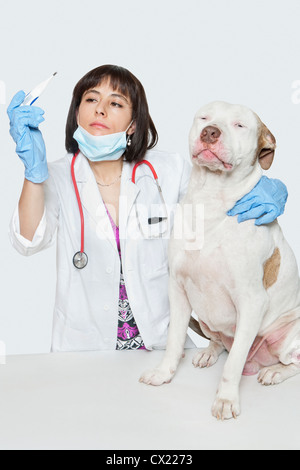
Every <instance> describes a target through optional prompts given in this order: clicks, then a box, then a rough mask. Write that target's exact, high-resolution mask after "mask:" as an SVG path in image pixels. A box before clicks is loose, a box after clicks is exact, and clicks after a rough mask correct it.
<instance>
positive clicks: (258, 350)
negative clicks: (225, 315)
mask: <svg viewBox="0 0 300 470" xmlns="http://www.w3.org/2000/svg"><path fill="white" fill-rule="evenodd" d="M294 323H295V321H292V322H289V323H288V324H286V325H283V326H282V327H280V328H278V329H276V330H275V331H273V332H271V333H268V334H266V335H265V336H257V337H256V338H255V340H254V342H253V344H252V346H251V348H250V351H249V354H248V357H247V360H246V363H245V367H244V370H243V375H247V376H249V375H256V374H257V373H258V372H259V370H260V369H261V368H262V367H269V366H272V365H274V364H278V363H279V355H280V351H281V347H282V345H283V343H284V340H285V339H286V337H287V335H288V333H289V331H290V330H291V328H293V326H294ZM201 326H202V327H203V331H204V333H205V335H206V336H207V337H208V338H211V339H212V341H219V342H220V341H221V342H222V343H223V345H224V347H225V348H226V350H227V351H228V352H230V350H231V348H232V345H233V341H234V338H233V337H229V336H226V335H224V334H223V333H219V332H218V333H217V332H215V331H211V330H210V329H209V328H208V326H207V325H206V324H205V323H203V322H201ZM294 356H297V359H296V357H294ZM296 360H299V361H300V350H297V351H295V352H294V353H293V360H292V362H296Z"/></svg>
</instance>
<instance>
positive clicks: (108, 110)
mask: <svg viewBox="0 0 300 470" xmlns="http://www.w3.org/2000/svg"><path fill="white" fill-rule="evenodd" d="M131 121H132V104H131V101H130V99H129V98H128V97H126V96H124V95H122V94H121V93H120V92H119V91H116V90H113V89H112V87H111V86H110V82H109V80H105V81H102V83H101V84H100V85H98V86H96V87H93V88H92V89H91V90H87V91H86V92H85V93H84V94H83V96H82V99H81V103H80V105H79V108H78V111H77V123H78V124H79V125H80V126H81V127H83V128H84V129H85V130H86V131H87V132H89V133H90V134H92V135H107V134H114V133H117V132H124V131H126V129H127V128H128V126H129V124H130V123H131ZM134 130H135V123H133V124H131V126H130V128H129V129H128V130H127V134H128V135H131V134H133V133H134Z"/></svg>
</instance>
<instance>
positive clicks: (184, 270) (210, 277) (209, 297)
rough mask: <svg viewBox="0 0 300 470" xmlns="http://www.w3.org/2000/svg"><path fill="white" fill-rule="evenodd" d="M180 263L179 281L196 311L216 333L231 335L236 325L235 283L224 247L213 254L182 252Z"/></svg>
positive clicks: (208, 252) (207, 252)
mask: <svg viewBox="0 0 300 470" xmlns="http://www.w3.org/2000/svg"><path fill="white" fill-rule="evenodd" d="M178 262H179V264H180V266H181V268H180V270H178V273H177V279H178V281H179V283H180V284H181V285H182V287H183V288H184V290H185V292H186V294H187V297H188V299H189V302H190V304H191V307H192V309H193V311H194V312H195V313H196V314H197V315H198V317H199V319H201V320H202V321H203V322H204V323H206V324H207V325H208V326H209V327H210V328H211V329H212V330H214V331H224V332H226V331H228V333H231V332H232V331H233V328H234V327H235V324H236V310H235V306H234V304H233V302H232V298H231V292H232V290H233V289H234V285H235V283H234V278H233V276H232V275H231V274H230V272H229V270H228V266H227V261H226V256H225V255H224V253H223V251H222V249H221V247H216V248H215V249H214V250H213V251H206V250H203V251H198V252H191V251H190V252H182V254H181V260H179V259H178ZM220 307H221V308H220Z"/></svg>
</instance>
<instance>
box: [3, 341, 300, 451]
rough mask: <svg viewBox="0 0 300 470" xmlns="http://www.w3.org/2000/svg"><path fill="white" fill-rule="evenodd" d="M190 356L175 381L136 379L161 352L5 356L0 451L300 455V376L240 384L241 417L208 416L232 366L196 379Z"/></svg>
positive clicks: (222, 359)
mask: <svg viewBox="0 0 300 470" xmlns="http://www.w3.org/2000/svg"><path fill="white" fill-rule="evenodd" d="M194 353H195V350H187V351H186V357H185V358H184V359H183V360H182V362H181V364H180V367H179V369H178V372H177V374H176V376H175V378H174V379H173V381H172V382H171V383H170V384H168V385H163V386H160V387H151V386H147V385H144V384H141V383H139V381H138V379H139V377H140V374H141V373H142V372H143V371H144V370H145V369H149V368H152V367H153V366H156V365H157V364H158V363H159V362H160V359H161V357H162V355H163V351H152V352H147V351H112V352H87V353H62V354H46V355H30V356H29V355H28V356H9V357H8V358H7V362H6V365H1V366H0V449H1V450H16V449H17V450H21V449H34V450H38V449H50V450H51V449H86V450H93V449H104V450H116V449H120V450H125V449H126V450H141V449H147V450H151V449H156V450H164V449H169V450H194V449H217V450H220V449H233V450H237V449H245V450H246V449H251V450H252V449H253V450H254V449H298V450H299V449H300V375H298V376H296V377H294V378H292V379H289V380H288V381H286V382H284V383H283V384H280V385H276V386H272V387H263V386H262V385H260V384H259V383H258V382H257V381H256V377H243V378H242V382H241V406H242V414H241V416H240V417H239V418H238V419H237V420H230V421H224V422H219V421H217V420H216V419H215V418H213V417H212V415H211V412H210V409H211V405H212V402H213V399H214V395H215V392H216V389H217V386H218V381H219V378H220V376H221V372H222V368H223V365H224V362H225V360H226V354H223V355H222V356H221V357H220V359H219V362H218V363H217V364H216V365H215V366H213V367H212V368H210V369H204V370H200V369H195V368H194V367H193V365H192V363H191V362H192V357H193V355H194Z"/></svg>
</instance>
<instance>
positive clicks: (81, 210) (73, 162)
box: [71, 151, 84, 253]
mask: <svg viewBox="0 0 300 470" xmlns="http://www.w3.org/2000/svg"><path fill="white" fill-rule="evenodd" d="M78 154H79V151H78V152H76V153H75V155H74V156H73V158H72V163H71V175H72V182H73V186H74V190H75V194H76V199H77V203H78V209H79V213H80V224H81V243H80V252H81V253H84V215H83V209H82V204H81V199H80V195H79V191H78V186H77V182H76V177H75V162H76V158H77V156H78Z"/></svg>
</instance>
